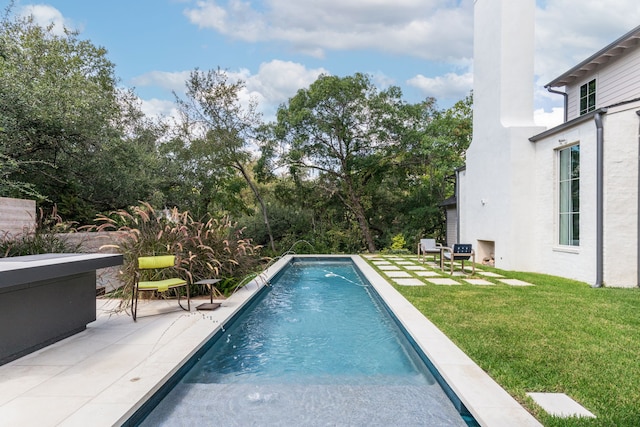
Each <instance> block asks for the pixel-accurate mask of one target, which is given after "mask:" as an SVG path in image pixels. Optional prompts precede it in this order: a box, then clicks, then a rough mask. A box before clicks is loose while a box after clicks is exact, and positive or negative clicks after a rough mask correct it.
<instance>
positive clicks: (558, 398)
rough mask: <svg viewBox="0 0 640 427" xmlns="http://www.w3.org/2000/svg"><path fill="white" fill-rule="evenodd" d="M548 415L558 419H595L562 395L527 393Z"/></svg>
mask: <svg viewBox="0 0 640 427" xmlns="http://www.w3.org/2000/svg"><path fill="white" fill-rule="evenodd" d="M527 394H528V395H529V397H531V398H532V399H533V400H534V402H536V403H537V404H538V405H540V406H541V407H542V409H544V410H545V411H547V413H549V415H553V416H555V417H560V418H569V417H586V418H596V416H595V415H593V414H592V413H591V412H589V411H588V410H587V409H586V408H584V407H583V406H582V405H580V404H579V403H578V402H576V401H575V400H573V399H572V398H570V397H569V396H567V395H566V394H564V393H527Z"/></svg>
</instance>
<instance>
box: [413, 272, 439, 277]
mask: <svg viewBox="0 0 640 427" xmlns="http://www.w3.org/2000/svg"><path fill="white" fill-rule="evenodd" d="M416 275H417V276H420V277H434V276H440V275H441V274H440V273H436V272H435V271H416Z"/></svg>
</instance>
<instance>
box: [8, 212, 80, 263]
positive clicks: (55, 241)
mask: <svg viewBox="0 0 640 427" xmlns="http://www.w3.org/2000/svg"><path fill="white" fill-rule="evenodd" d="M73 225H74V224H73V223H69V222H65V221H63V220H62V218H61V217H60V216H59V215H58V213H57V210H56V208H55V207H54V209H53V211H52V212H51V213H50V214H49V215H46V214H45V213H44V211H43V210H42V209H40V211H39V214H38V218H37V220H36V228H35V229H34V230H25V232H24V233H21V234H19V235H17V236H13V235H9V234H8V233H5V234H4V235H2V236H0V258H1V257H14V256H21V255H37V254H49V253H75V252H80V250H81V245H79V244H78V245H74V244H71V243H69V242H68V241H67V239H65V238H64V237H63V236H62V235H61V234H60V233H63V232H69V231H74V228H73Z"/></svg>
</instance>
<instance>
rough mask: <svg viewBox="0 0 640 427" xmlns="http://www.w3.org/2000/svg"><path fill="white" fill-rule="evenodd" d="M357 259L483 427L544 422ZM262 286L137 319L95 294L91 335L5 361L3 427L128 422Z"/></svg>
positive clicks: (155, 306)
mask: <svg viewBox="0 0 640 427" xmlns="http://www.w3.org/2000/svg"><path fill="white" fill-rule="evenodd" d="M354 260H355V261H356V263H357V264H358V266H359V267H360V268H361V269H362V270H363V272H364V273H365V275H366V276H367V277H368V279H369V280H370V282H371V283H372V285H373V286H375V287H376V289H377V290H378V292H379V293H380V294H381V296H382V297H383V299H385V301H386V302H387V304H388V305H389V306H390V307H391V308H392V309H393V310H394V312H395V313H396V315H397V316H398V319H399V320H400V321H401V322H402V323H403V325H404V326H405V328H406V329H407V330H408V331H409V332H410V333H412V335H413V336H414V339H415V340H416V342H417V343H418V344H419V345H420V346H422V347H423V350H424V351H425V353H426V354H427V356H428V357H429V359H430V360H431V361H432V363H433V364H434V365H435V366H436V367H437V369H438V370H439V372H440V374H441V375H442V376H443V377H444V378H445V379H446V380H447V381H448V383H449V385H450V386H451V388H452V389H453V390H454V391H455V392H456V394H457V395H458V396H459V397H460V398H461V400H462V401H463V402H464V403H465V405H466V406H467V407H468V408H469V409H470V411H471V412H472V413H473V415H474V416H475V417H476V419H477V420H478V421H479V422H480V424H481V425H483V426H491V427H500V426H505V427H506V426H509V427H511V426H513V425H518V426H540V424H539V423H538V422H537V421H536V420H535V418H533V417H532V416H531V415H530V414H529V413H528V412H527V411H526V410H525V409H523V408H522V407H521V406H520V405H519V404H518V403H517V402H516V401H515V400H514V399H513V398H512V397H511V396H509V394H508V393H506V392H505V391H504V390H503V389H502V388H501V387H500V386H499V385H498V384H497V383H495V381H493V380H492V379H491V378H490V377H489V376H488V375H486V373H485V372H484V371H482V369H480V368H479V367H478V366H477V365H476V364H475V363H473V361H471V360H470V359H469V358H468V357H467V356H466V355H465V354H464V353H463V352H462V351H461V350H460V349H458V347H456V346H455V345H454V344H453V343H452V342H451V341H450V340H449V339H448V338H447V337H446V336H445V335H444V334H443V333H442V332H441V331H440V330H439V329H437V328H436V327H435V326H434V325H433V324H432V323H431V322H429V321H428V320H427V319H426V318H425V317H424V316H423V315H422V314H421V313H420V312H419V311H418V310H417V309H416V308H415V307H413V306H412V305H411V304H410V303H409V302H408V301H407V300H406V299H404V297H402V296H401V295H400V294H399V293H398V292H397V291H396V290H395V289H394V288H393V287H392V286H390V285H389V284H388V282H387V281H386V279H384V278H383V277H382V276H380V275H379V274H378V273H377V272H375V270H374V269H373V268H372V267H371V266H369V265H368V264H367V263H366V262H365V261H364V260H363V259H360V258H359V257H354ZM287 261H288V258H287V257H285V258H284V259H283V260H281V261H279V262H278V263H276V264H274V266H273V267H271V268H270V269H269V270H268V271H267V272H266V274H265V277H270V276H271V275H272V274H273V273H274V272H275V271H277V270H278V269H279V268H280V267H281V266H282V265H284V263H286V262H287ZM260 286H261V285H260V283H256V282H252V283H250V284H249V285H247V286H246V287H244V288H242V289H241V290H239V291H238V292H237V293H236V294H234V295H233V296H232V297H231V298H229V299H227V300H225V301H224V302H223V305H222V306H221V307H220V308H218V309H217V310H215V311H211V312H197V311H195V309H194V308H193V307H194V306H195V305H197V304H193V305H192V311H191V312H185V311H182V310H180V309H179V308H178V309H177V303H176V301H153V302H150V301H143V302H142V303H141V305H140V308H139V318H138V322H133V321H132V319H131V317H130V316H129V315H127V314H124V313H114V312H113V309H114V308H115V305H116V304H117V301H113V300H104V299H100V300H98V303H99V307H98V319H97V320H96V321H95V322H93V323H91V324H89V325H88V327H87V330H86V331H83V332H81V333H79V334H77V335H74V336H72V337H70V338H67V339H65V340H63V341H60V342H58V343H56V344H53V345H51V346H49V347H46V348H44V349H42V350H39V351H37V352H35V353H32V354H30V355H27V356H25V357H22V358H20V359H18V360H15V361H13V362H10V363H8V364H6V365H3V366H0V426H21V427H29V426H38V427H40V426H83V427H84V426H87V425H91V426H111V425H120V424H122V423H123V422H124V421H126V420H127V419H128V418H129V417H130V416H131V415H132V414H133V413H134V412H135V411H136V410H137V409H138V408H139V407H140V405H141V404H142V403H143V402H144V401H146V400H147V399H148V397H149V396H151V395H152V394H153V393H154V392H155V391H156V390H157V389H158V388H159V386H160V384H162V383H163V382H164V381H166V379H168V378H169V377H170V376H171V375H172V374H173V373H174V372H175V371H176V370H177V369H178V367H179V366H180V365H181V364H182V363H184V362H185V361H186V360H188V359H189V357H190V356H191V355H193V354H194V353H195V352H196V351H197V350H198V349H199V348H200V347H201V346H202V345H203V344H204V343H205V342H206V341H207V340H208V339H209V337H211V336H212V335H213V334H215V332H216V331H217V330H218V329H219V328H220V327H221V326H222V325H224V323H225V322H226V320H227V319H228V318H230V317H231V316H232V315H233V314H234V313H235V312H236V311H237V310H239V309H240V308H241V306H242V305H243V304H245V303H246V302H247V301H248V300H249V299H250V297H251V296H253V295H254V294H255V293H256V292H257V291H258V289H259V287H260ZM25 306H26V305H25ZM34 315H37V313H34ZM16 327H19V325H16Z"/></svg>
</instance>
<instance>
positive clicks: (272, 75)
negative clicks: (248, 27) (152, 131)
mask: <svg viewBox="0 0 640 427" xmlns="http://www.w3.org/2000/svg"><path fill="white" fill-rule="evenodd" d="M189 73H190V71H178V72H164V71H152V72H149V73H146V74H143V75H141V76H138V77H135V78H133V79H132V82H133V83H134V84H135V85H137V86H156V87H160V88H162V89H165V90H171V91H175V92H176V93H178V94H182V93H184V89H185V84H184V83H185V81H186V79H187V78H188V77H189ZM226 73H227V74H228V76H229V79H230V80H231V81H238V80H242V81H243V82H244V83H245V88H244V90H243V91H242V92H241V93H240V101H241V102H242V103H243V104H244V105H249V103H250V102H252V101H255V102H257V103H258V110H259V111H260V112H261V113H262V114H263V115H264V118H265V120H267V121H270V120H274V119H275V113H276V110H277V108H278V106H279V105H280V104H282V103H284V102H286V101H287V100H288V99H289V98H290V97H292V96H294V95H295V94H296V92H297V91H298V90H299V89H301V88H305V87H308V86H309V85H310V84H311V83H313V82H314V81H315V80H316V79H317V78H318V76H319V75H320V74H328V71H327V70H325V69H324V68H315V69H309V68H306V67H305V66H304V65H302V64H299V63H295V62H290V61H280V60H273V61H270V62H264V63H262V64H260V66H259V68H258V71H257V73H255V74H253V73H252V72H251V71H250V70H249V69H246V68H242V69H239V70H228V71H226ZM142 102H143V106H142V109H143V111H144V112H145V113H147V112H149V113H150V114H151V115H153V116H159V115H165V116H173V115H174V111H173V110H174V109H175V104H174V103H173V102H172V101H162V100H159V99H152V100H147V101H145V100H143V101H142Z"/></svg>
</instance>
